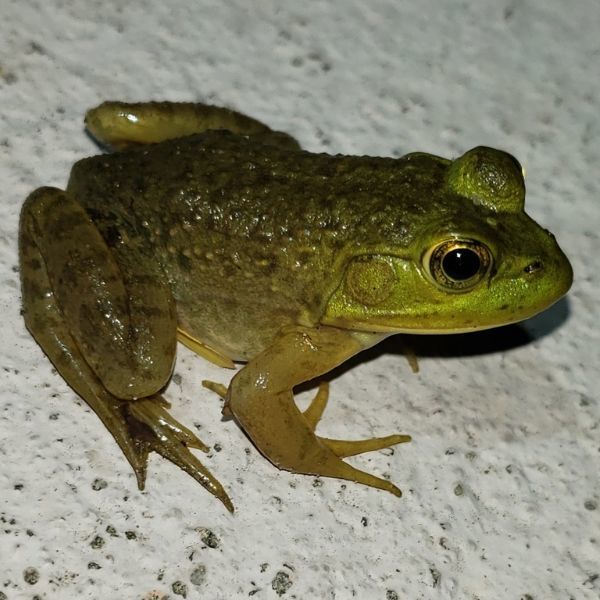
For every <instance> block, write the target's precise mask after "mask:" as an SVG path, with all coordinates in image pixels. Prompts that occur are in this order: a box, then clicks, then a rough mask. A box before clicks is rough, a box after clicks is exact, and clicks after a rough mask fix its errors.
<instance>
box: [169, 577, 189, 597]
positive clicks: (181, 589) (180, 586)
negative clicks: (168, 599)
mask: <svg viewBox="0 0 600 600" xmlns="http://www.w3.org/2000/svg"><path fill="white" fill-rule="evenodd" d="M171 589H172V590H173V593H174V594H177V595H178V596H183V597H184V598H187V592H188V589H187V585H185V583H183V581H175V582H173V585H171Z"/></svg>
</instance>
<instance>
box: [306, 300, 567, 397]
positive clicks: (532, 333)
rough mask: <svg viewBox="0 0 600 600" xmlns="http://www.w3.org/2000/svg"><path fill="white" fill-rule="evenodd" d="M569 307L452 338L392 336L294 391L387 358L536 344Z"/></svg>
mask: <svg viewBox="0 0 600 600" xmlns="http://www.w3.org/2000/svg"><path fill="white" fill-rule="evenodd" d="M569 315H570V307H569V301H568V299H567V298H562V299H561V300H559V301H558V302H557V303H556V304H554V305H553V306H552V307H550V308H549V309H548V310H546V311H544V312H543V313H541V314H539V315H536V316H535V317H532V318H531V319H528V320H527V321H525V323H526V324H523V323H516V324H513V325H505V326H504V327H496V328H494V329H486V330H484V331H474V332H471V333H456V334H452V335H412V334H398V335H392V336H390V337H388V338H386V339H385V340H383V341H382V342H381V343H379V344H377V345H375V346H373V347H371V348H368V349H367V350H363V351H362V352H359V353H358V354H356V355H355V356H353V357H351V358H349V359H348V360H347V361H346V362H344V363H342V364H341V365H338V366H337V367H335V368H334V369H332V370H331V371H329V372H328V373H326V374H325V375H324V376H321V377H319V378H318V379H314V380H311V381H307V382H306V383H303V384H301V385H299V386H297V387H296V388H295V391H303V390H307V389H312V388H313V387H315V386H316V385H317V384H318V382H319V381H323V380H325V381H332V380H334V379H337V378H338V377H339V376H340V375H342V374H344V373H345V372H346V371H350V370H351V369H353V368H355V367H356V366H358V365H361V364H366V363H369V362H371V361H372V360H375V359H376V358H378V357H380V356H382V355H384V354H392V355H397V356H401V357H404V356H405V355H407V354H414V355H415V356H416V358H417V360H419V359H420V358H460V357H466V356H477V355H482V354H497V353H500V352H506V351H508V350H512V349H514V348H519V347H521V346H525V345H527V344H530V343H532V342H535V341H537V340H539V339H541V338H543V337H545V336H547V335H550V334H551V333H552V332H553V331H555V330H556V329H558V328H559V327H561V326H562V325H563V324H564V323H565V322H566V321H567V320H568V318H569Z"/></svg>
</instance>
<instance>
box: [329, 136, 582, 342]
mask: <svg viewBox="0 0 600 600" xmlns="http://www.w3.org/2000/svg"><path fill="white" fill-rule="evenodd" d="M437 160H438V164H439V161H443V159H437ZM443 162H444V164H445V167H444V168H443V170H442V172H443V176H442V182H441V183H439V185H438V188H441V189H436V190H435V191H434V190H425V193H427V194H428V195H429V194H430V192H431V198H434V199H433V200H431V211H427V212H425V213H423V211H421V213H420V214H415V213H411V214H412V216H409V217H408V218H410V219H411V220H412V223H410V224H409V227H411V228H414V230H413V231H412V235H411V236H410V238H409V239H408V238H407V241H406V243H400V244H397V243H389V244H388V243H386V242H384V243H378V244H377V245H376V247H375V248H369V249H368V250H367V251H365V250H364V247H363V248H361V249H360V252H359V253H354V252H352V251H350V253H348V254H347V255H346V256H344V259H343V261H342V262H343V266H342V267H341V269H340V271H341V272H342V273H343V274H342V276H341V281H340V283H339V285H338V287H337V289H336V290H335V291H334V293H333V295H332V296H331V298H330V300H329V303H328V306H327V310H326V314H325V318H324V322H326V323H329V324H332V325H337V326H340V327H345V328H350V329H356V330H366V331H383V332H402V331H404V332H410V333H454V332H463V331H471V330H476V329H485V328H488V327H495V326H499V325H504V324H508V323H513V322H516V321H521V320H523V319H527V318H528V317H531V316H533V315H535V314H536V313H538V312H540V311H542V310H544V309H546V308H547V307H549V306H550V305H551V304H553V303H554V302H556V301H557V300H558V299H559V298H560V297H561V296H563V295H564V294H565V293H566V292H567V291H568V289H569V287H570V286H571V282H572V277H573V272H572V269H571V265H570V264H569V261H568V260H567V258H566V256H565V255H564V254H563V252H562V251H561V249H560V248H559V246H558V244H557V243H556V240H555V239H554V236H553V235H552V234H551V233H550V232H549V231H547V230H546V229H544V228H542V227H540V226H539V225H538V224H537V223H535V221H533V220H532V219H531V218H530V217H529V216H528V215H527V214H526V213H525V212H524V200H525V183H524V180H523V173H522V169H521V166H520V165H519V163H518V162H517V161H516V159H514V158H513V157H512V156H510V155H509V154H506V153H504V152H500V151H498V150H493V149H492V148H484V147H479V148H474V149H473V150H470V151H469V152H467V153H466V154H464V155H463V156H461V157H460V158H458V159H457V160H455V161H453V162H450V161H443ZM428 200H430V199H428V198H424V199H423V201H424V202H427V201H428Z"/></svg>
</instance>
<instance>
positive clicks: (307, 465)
mask: <svg viewBox="0 0 600 600" xmlns="http://www.w3.org/2000/svg"><path fill="white" fill-rule="evenodd" d="M361 349H362V346H361V344H360V343H359V342H358V341H357V340H356V339H355V338H354V337H353V336H352V335H351V334H350V333H348V332H345V331H343V330H340V329H335V328H331V327H320V328H318V329H308V328H307V329H298V330H295V331H291V332H288V333H285V334H283V335H282V336H281V337H280V338H279V339H277V340H276V341H275V342H274V343H273V344H272V345H271V346H270V347H269V348H268V349H267V350H265V351H264V352H263V353H262V354H260V355H259V356H258V357H257V358H255V359H253V360H252V361H250V362H249V363H248V364H247V365H246V366H245V367H244V368H243V369H242V370H241V371H240V372H239V373H238V374H237V375H236V376H235V377H234V379H233V380H232V382H231V385H230V388H229V395H228V400H229V404H228V407H229V408H230V409H231V411H232V413H233V414H234V416H235V418H236V420H237V421H238V422H239V423H240V425H241V426H242V428H243V429H244V431H245V432H246V433H247V435H248V436H249V437H250V438H251V439H252V441H253V442H254V443H255V445H256V446H257V448H258V449H259V450H260V451H261V452H262V453H263V454H264V455H265V456H266V457H267V458H268V459H269V460H270V461H271V462H272V463H274V464H275V465H276V466H278V467H280V468H283V469H287V470H290V471H294V472H297V473H307V474H315V475H325V476H329V477H338V478H341V479H349V480H351V481H357V482H359V483H363V484H365V485H369V486H372V487H377V488H380V489H385V490H388V491H390V492H392V493H394V494H396V495H400V490H399V489H398V488H397V487H396V486H394V485H393V484H392V483H390V482H389V481H386V480H384V479H380V478H378V477H375V476H373V475H370V474H369V473H365V472H363V471H360V470H358V469H355V468H354V467H352V466H350V465H349V464H347V463H345V462H344V461H343V460H342V457H344V456H350V455H354V454H359V453H362V452H367V451H370V450H374V449H379V448H384V447H387V446H391V445H393V444H397V443H400V442H404V441H408V439H409V438H408V436H400V435H393V436H387V437H385V438H378V439H374V440H362V441H343V440H329V439H326V438H320V437H318V436H316V435H315V433H314V426H315V425H316V422H317V421H318V419H319V417H320V414H321V413H322V411H323V408H324V406H325V402H326V391H325V390H324V389H321V390H320V392H319V393H318V394H317V397H316V399H315V401H314V402H313V405H312V406H311V408H309V409H308V410H307V411H306V412H305V413H304V414H303V413H301V412H300V410H299V409H298V408H297V406H296V404H295V402H294V397H293V387H294V386H295V385H298V384H299V383H302V382H304V381H307V380H309V379H313V378H315V377H318V376H319V375H322V374H323V373H326V372H327V371H329V370H331V369H332V368H333V367H335V366H336V365H338V364H340V363H342V362H343V361H345V360H346V359H347V358H349V357H350V356H352V355H354V354H356V353H357V352H359V351H360V350H361Z"/></svg>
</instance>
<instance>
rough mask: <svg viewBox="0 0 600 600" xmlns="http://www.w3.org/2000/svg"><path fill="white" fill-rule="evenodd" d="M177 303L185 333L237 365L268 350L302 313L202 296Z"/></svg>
mask: <svg viewBox="0 0 600 600" xmlns="http://www.w3.org/2000/svg"><path fill="white" fill-rule="evenodd" d="M182 300H183V299H178V301H177V319H178V326H179V328H180V329H182V330H183V331H184V332H185V333H187V334H188V335H190V336H192V337H193V338H195V339H197V340H199V341H200V342H202V343H203V344H205V345H207V346H209V347H210V348H212V349H213V350H215V351H217V352H218V353H219V354H222V355H224V356H227V357H228V358H230V359H231V360H234V361H247V360H249V359H251V358H252V357H254V356H256V355H257V354H258V353H260V352H262V351H263V350H264V349H265V348H267V347H268V346H269V345H270V344H271V343H272V341H273V339H274V338H275V337H276V336H277V334H278V333H279V331H280V330H281V329H282V328H283V327H285V326H289V325H294V324H297V323H298V322H299V321H300V319H299V316H298V315H299V312H300V311H298V310H293V309H291V307H290V306H289V305H288V306H275V305H269V306H267V305H266V304H265V303H257V302H254V303H246V304H244V303H238V302H236V301H235V300H234V299H226V298H223V297H221V298H219V299H218V300H217V299H215V298H214V297H207V296H204V297H202V296H200V297H196V298H195V301H194V302H193V303H190V302H185V301H182Z"/></svg>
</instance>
